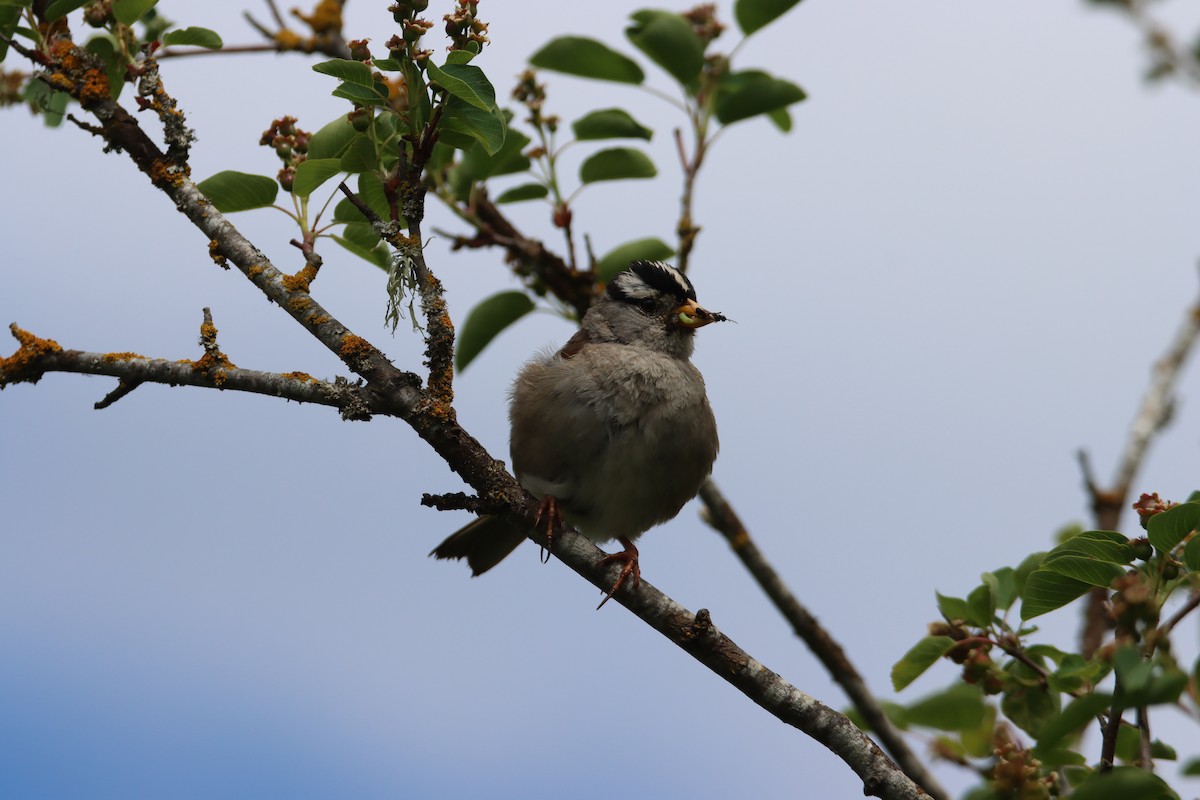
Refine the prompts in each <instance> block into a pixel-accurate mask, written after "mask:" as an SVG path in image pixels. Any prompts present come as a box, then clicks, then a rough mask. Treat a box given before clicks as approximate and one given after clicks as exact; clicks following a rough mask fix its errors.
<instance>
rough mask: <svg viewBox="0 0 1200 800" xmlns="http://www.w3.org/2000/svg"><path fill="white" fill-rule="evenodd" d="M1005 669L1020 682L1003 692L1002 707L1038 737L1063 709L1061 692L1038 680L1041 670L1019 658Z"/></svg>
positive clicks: (1021, 725) (1011, 717) (1017, 723)
mask: <svg viewBox="0 0 1200 800" xmlns="http://www.w3.org/2000/svg"><path fill="white" fill-rule="evenodd" d="M1006 670H1007V671H1008V672H1009V674H1011V675H1013V676H1015V677H1016V678H1018V679H1019V680H1020V683H1018V684H1017V686H1016V688H1014V689H1011V690H1009V691H1006V692H1005V693H1004V696H1003V697H1002V698H1001V699H1000V710H1001V711H1003V712H1004V716H1006V717H1008V718H1009V720H1011V721H1012V723H1013V724H1014V725H1016V726H1017V727H1018V728H1020V729H1021V730H1023V731H1025V732H1026V733H1028V734H1029V735H1030V736H1032V737H1033V738H1035V739H1037V738H1039V737H1040V736H1041V734H1042V730H1043V729H1044V728H1045V727H1046V726H1047V725H1048V724H1049V723H1050V722H1051V721H1052V720H1054V719H1055V718H1056V717H1058V716H1059V715H1060V714H1061V713H1062V699H1061V695H1059V693H1058V692H1052V691H1050V690H1048V689H1046V688H1044V687H1043V686H1042V685H1041V684H1040V683H1039V681H1038V674H1037V673H1036V672H1034V671H1033V670H1032V669H1031V668H1030V667H1028V666H1026V665H1025V664H1022V663H1021V662H1019V661H1014V662H1012V663H1011V664H1010V665H1009V666H1007V667H1006ZM1030 684H1031V685H1030Z"/></svg>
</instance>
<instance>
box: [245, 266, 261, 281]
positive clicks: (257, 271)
mask: <svg viewBox="0 0 1200 800" xmlns="http://www.w3.org/2000/svg"><path fill="white" fill-rule="evenodd" d="M262 272H263V267H262V265H261V264H254V265H252V266H251V267H249V268H248V269H247V270H246V277H247V278H257V277H258V276H259V275H261V274H262Z"/></svg>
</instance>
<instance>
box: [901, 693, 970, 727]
mask: <svg viewBox="0 0 1200 800" xmlns="http://www.w3.org/2000/svg"><path fill="white" fill-rule="evenodd" d="M984 707H985V706H984V702H983V690H982V689H980V688H979V687H978V686H971V685H970V684H966V683H956V684H953V685H952V686H950V688H948V689H945V690H943V691H940V692H935V693H933V694H930V695H926V696H925V697H922V698H921V699H919V700H917V701H916V702H914V703H911V704H910V705H909V706H908V708H907V710H906V711H905V719H906V720H907V722H908V723H909V724H910V725H920V726H921V727H924V728H937V729H938V730H943V731H962V730H968V729H970V728H976V727H978V726H979V725H980V724H982V723H983V715H984Z"/></svg>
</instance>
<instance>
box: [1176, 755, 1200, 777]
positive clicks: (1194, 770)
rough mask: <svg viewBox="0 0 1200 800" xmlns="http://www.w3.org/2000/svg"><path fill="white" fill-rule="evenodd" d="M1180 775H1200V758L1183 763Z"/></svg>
mask: <svg viewBox="0 0 1200 800" xmlns="http://www.w3.org/2000/svg"><path fill="white" fill-rule="evenodd" d="M1179 774H1180V775H1187V776H1188V777H1189V778H1194V777H1196V776H1197V775H1200V758H1193V759H1191V760H1189V761H1188V762H1187V763H1186V764H1184V765H1183V769H1181V770H1180V771H1179Z"/></svg>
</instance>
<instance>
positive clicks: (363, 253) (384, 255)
mask: <svg viewBox="0 0 1200 800" xmlns="http://www.w3.org/2000/svg"><path fill="white" fill-rule="evenodd" d="M333 240H334V241H335V242H337V243H338V244H340V245H341V246H342V247H344V248H346V249H347V250H349V251H350V252H351V253H353V254H354V255H356V256H358V257H359V258H361V259H364V260H365V261H368V262H370V263H372V264H374V265H375V266H377V267H379V268H380V269H384V270H385V269H387V268H388V252H387V248H386V247H384V246H383V245H380V246H379V247H376V248H374V249H371V250H367V249H366V248H363V247H361V246H359V245H358V244H357V243H355V242H352V241H350V240H349V239H347V238H345V237H344V236H334V237H333Z"/></svg>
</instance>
